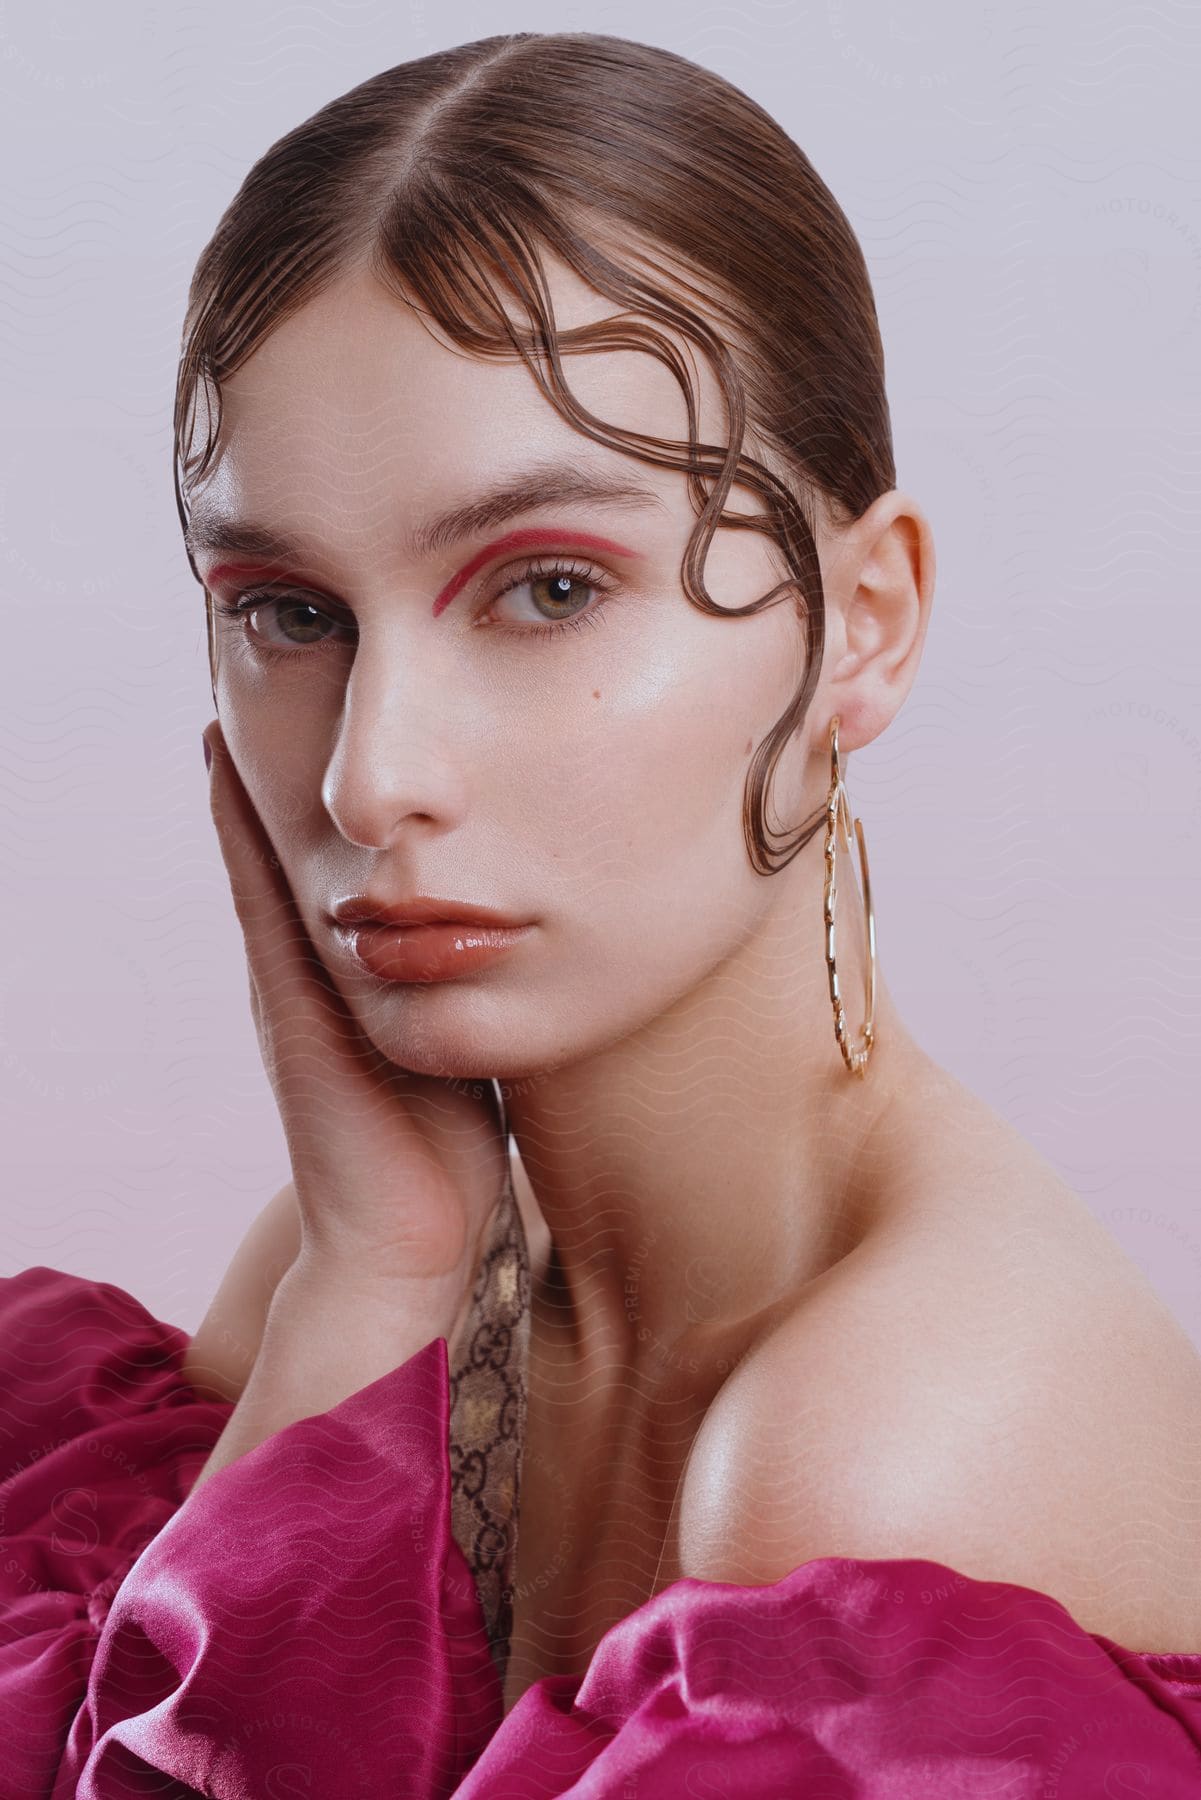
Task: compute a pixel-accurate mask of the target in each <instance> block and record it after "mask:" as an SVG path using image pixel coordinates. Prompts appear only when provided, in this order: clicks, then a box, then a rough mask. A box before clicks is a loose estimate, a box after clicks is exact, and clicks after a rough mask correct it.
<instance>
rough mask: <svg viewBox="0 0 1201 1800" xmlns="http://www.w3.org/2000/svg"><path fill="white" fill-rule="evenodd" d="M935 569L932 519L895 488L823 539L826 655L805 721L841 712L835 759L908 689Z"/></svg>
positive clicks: (871, 730)
mask: <svg viewBox="0 0 1201 1800" xmlns="http://www.w3.org/2000/svg"><path fill="white" fill-rule="evenodd" d="M934 573H935V571H934V537H933V534H932V532H931V530H930V524H929V521H928V520H927V518H926V516H925V514H924V513H923V512H922V510H921V508H920V507H919V506H918V505H917V503H916V502H915V501H914V500H913V499H911V498H910V496H909V495H908V494H903V493H900V492H898V490H897V489H895V488H893V489H890V491H889V492H888V493H887V494H881V495H880V496H879V498H878V499H876V500H874V501H873V502H872V504H871V505H870V506H869V507H868V509H867V511H866V512H865V513H863V514H862V515H861V516H860V517H859V518H858V519H856V520H855V521H854V522H853V523H852V524H851V525H848V526H844V527H842V528H840V529H835V530H833V531H831V532H830V533H829V534H828V535H827V537H826V540H825V544H824V547H823V555H822V579H823V584H824V586H825V590H826V654H825V659H824V667H823V670H822V677H821V682H820V685H819V690H818V694H817V695H815V697H814V704H813V706H812V708H811V709H810V716H811V717H812V718H814V719H817V720H819V721H821V722H822V730H823V731H824V730H825V728H826V726H825V721H828V720H829V719H830V717H831V716H832V715H833V714H834V713H837V714H838V718H839V726H838V746H839V750H840V752H841V753H842V754H844V755H845V754H846V753H847V752H848V751H851V750H854V749H857V748H858V747H859V746H860V745H863V744H870V743H871V741H872V739H873V738H876V737H879V735H880V733H881V732H882V731H883V730H884V729H885V727H886V726H888V725H890V724H891V723H892V720H893V719H894V718H895V717H896V715H897V713H898V712H899V711H900V708H901V705H902V702H903V701H904V700H905V697H906V695H907V694H908V693H909V690H910V688H911V687H912V686H913V682H914V678H915V677H916V675H917V669H918V664H919V663H920V661H921V656H922V647H923V645H924V643H925V638H926V627H927V625H928V624H929V622H930V608H931V605H932V603H933V600H934ZM822 748H823V750H824V743H823V746H822Z"/></svg>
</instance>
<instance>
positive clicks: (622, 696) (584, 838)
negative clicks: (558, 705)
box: [501, 600, 801, 911]
mask: <svg viewBox="0 0 1201 1800" xmlns="http://www.w3.org/2000/svg"><path fill="white" fill-rule="evenodd" d="M679 605H680V609H681V610H684V609H686V608H687V606H688V603H687V602H686V601H683V600H681V601H680V603H679ZM692 617H693V619H694V620H695V624H693V623H692V622H691V621H688V622H687V630H686V631H683V632H678V633H676V634H674V636H673V638H672V639H671V641H670V642H669V643H668V644H666V645H662V644H660V645H653V644H647V643H643V644H642V645H641V646H640V654H639V655H638V656H637V657H635V658H629V659H627V658H626V657H625V656H624V655H623V657H622V658H621V659H620V666H618V662H617V660H616V659H615V662H614V664H613V665H612V666H611V667H610V669H609V671H608V673H607V675H606V676H600V675H598V677H597V679H596V680H595V682H594V683H593V684H592V686H591V687H589V688H588V689H586V690H585V697H584V699H582V700H578V701H577V702H576V703H575V704H574V706H573V708H572V709H571V713H570V716H569V717H568V716H565V713H564V712H563V711H562V710H560V711H558V712H557V713H555V714H554V715H550V714H543V715H541V718H542V725H543V729H542V730H541V731H540V732H539V734H538V738H537V742H538V745H539V752H538V756H537V759H536V760H537V768H536V769H535V767H534V766H532V765H531V766H529V767H527V770H526V781H525V782H523V784H522V785H523V787H524V789H525V791H526V792H527V793H534V794H536V795H537V796H538V797H539V798H538V804H537V808H536V814H535V816H537V817H540V818H541V820H542V822H543V825H544V827H545V831H546V835H545V836H544V837H543V838H542V844H543V847H544V848H545V849H546V850H547V851H549V852H550V854H551V856H552V858H553V867H554V868H555V869H557V870H558V872H559V873H560V875H561V876H562V879H563V882H564V893H563V898H564V899H565V901H567V902H568V903H569V904H570V903H571V901H573V900H578V897H579V895H580V893H581V892H582V891H587V890H588V889H592V890H593V891H594V892H595V893H596V894H597V896H598V898H603V897H604V896H605V895H608V896H609V898H610V899H611V901H612V904H613V905H614V906H617V907H619V906H620V905H622V904H623V903H624V901H625V900H634V901H637V900H639V899H641V898H646V899H653V900H654V901H656V902H658V903H663V904H670V905H672V906H673V908H674V909H675V910H677V911H678V909H679V905H680V903H681V900H682V898H683V897H685V896H689V895H693V896H694V897H697V898H699V896H696V894H695V884H696V883H697V882H701V883H703V884H704V886H705V888H706V889H707V890H709V891H710V892H714V893H715V892H716V891H717V890H719V889H720V888H721V887H722V886H723V884H725V883H727V882H728V881H730V880H733V881H735V882H737V881H738V879H739V874H740V871H745V873H746V875H747V877H748V878H750V879H752V880H753V879H755V878H754V872H753V870H751V868H750V864H749V861H748V859H747V857H746V851H745V848H744V844H743V835H742V806H743V793H744V788H745V784H746V778H747V772H748V770H749V768H750V764H751V759H752V755H753V752H754V750H755V749H756V748H757V747H758V745H759V743H760V741H761V740H762V738H763V736H764V735H765V734H766V732H767V731H768V730H769V729H770V728H771V726H772V725H773V724H774V722H775V720H776V719H777V717H778V716H779V714H780V713H781V712H782V711H783V709H784V707H785V706H786V705H787V703H788V701H789V699H790V698H791V695H792V693H793V691H794V688H793V687H792V686H789V685H788V682H789V681H790V680H791V679H792V677H793V675H794V673H795V678H796V680H797V681H799V679H800V673H801V671H800V670H799V668H798V669H795V671H794V668H793V664H792V661H791V659H790V658H787V657H785V656H784V655H783V653H782V652H783V648H784V645H783V642H782V640H784V639H785V638H786V636H787V634H786V633H784V632H781V631H780V630H779V628H778V627H777V626H776V624H775V623H774V621H772V620H769V618H768V617H760V618H756V619H748V620H738V619H709V618H706V617H704V616H703V615H701V614H699V613H696V612H695V609H692ZM598 689H599V698H596V697H594V696H595V693H596V690H598ZM552 717H553V724H552ZM501 778H502V779H503V778H504V777H503V773H502V775H501ZM606 883H609V884H612V885H610V886H605V885H604V884H606ZM598 884H599V885H598ZM740 892H741V890H740ZM607 903H608V902H606V904H607Z"/></svg>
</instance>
